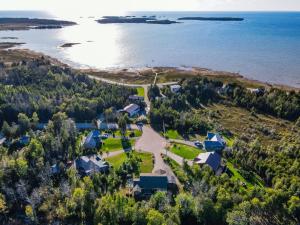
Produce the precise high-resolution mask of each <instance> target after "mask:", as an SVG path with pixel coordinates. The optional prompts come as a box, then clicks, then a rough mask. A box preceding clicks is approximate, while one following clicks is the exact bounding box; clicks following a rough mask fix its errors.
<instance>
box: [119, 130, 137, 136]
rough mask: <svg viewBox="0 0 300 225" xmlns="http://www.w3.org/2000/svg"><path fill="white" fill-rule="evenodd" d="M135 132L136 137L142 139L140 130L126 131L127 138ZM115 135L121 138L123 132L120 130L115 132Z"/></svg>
mask: <svg viewBox="0 0 300 225" xmlns="http://www.w3.org/2000/svg"><path fill="white" fill-rule="evenodd" d="M132 132H134V137H140V136H142V131H140V130H126V136H127V137H129V135H130V133H132ZM115 135H116V136H119V137H120V136H121V131H120V130H117V131H116V132H115Z"/></svg>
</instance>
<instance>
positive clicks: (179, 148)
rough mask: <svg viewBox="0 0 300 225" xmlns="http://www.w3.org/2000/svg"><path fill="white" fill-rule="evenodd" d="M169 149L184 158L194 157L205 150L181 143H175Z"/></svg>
mask: <svg viewBox="0 0 300 225" xmlns="http://www.w3.org/2000/svg"><path fill="white" fill-rule="evenodd" d="M169 151H171V152H173V153H174V154H176V155H179V156H181V157H182V158H184V159H194V158H195V157H196V156H197V155H199V153H201V152H203V151H202V150H200V149H199V148H195V147H191V146H188V145H184V144H179V143H173V144H172V145H171V147H170V148H169Z"/></svg>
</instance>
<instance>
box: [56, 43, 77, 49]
mask: <svg viewBox="0 0 300 225" xmlns="http://www.w3.org/2000/svg"><path fill="white" fill-rule="evenodd" d="M79 44H80V43H65V44H63V45H61V46H60V47H61V48H70V47H72V46H73V45H79Z"/></svg>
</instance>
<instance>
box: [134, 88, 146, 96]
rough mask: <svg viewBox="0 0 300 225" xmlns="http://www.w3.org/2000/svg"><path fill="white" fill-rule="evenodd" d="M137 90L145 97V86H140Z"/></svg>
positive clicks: (139, 94)
mask: <svg viewBox="0 0 300 225" xmlns="http://www.w3.org/2000/svg"><path fill="white" fill-rule="evenodd" d="M136 90H137V95H138V96H142V97H145V89H144V88H143V87H138V88H137V89H136Z"/></svg>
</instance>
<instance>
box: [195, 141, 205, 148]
mask: <svg viewBox="0 0 300 225" xmlns="http://www.w3.org/2000/svg"><path fill="white" fill-rule="evenodd" d="M194 145H195V146H197V147H198V148H203V144H202V143H201V142H200V141H195V142H194Z"/></svg>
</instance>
